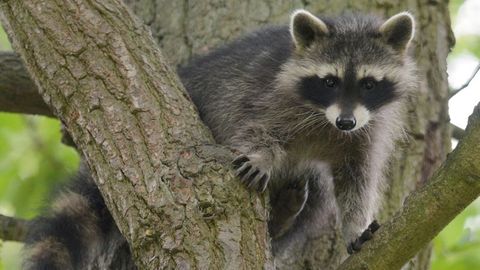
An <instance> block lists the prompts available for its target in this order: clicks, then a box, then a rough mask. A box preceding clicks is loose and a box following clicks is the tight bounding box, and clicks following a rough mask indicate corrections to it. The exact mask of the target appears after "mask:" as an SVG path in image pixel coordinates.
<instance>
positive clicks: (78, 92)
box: [1, 0, 271, 269]
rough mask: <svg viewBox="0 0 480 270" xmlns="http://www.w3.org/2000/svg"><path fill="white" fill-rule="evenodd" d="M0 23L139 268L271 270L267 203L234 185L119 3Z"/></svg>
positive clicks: (219, 152) (7, 9)
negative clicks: (81, 159)
mask: <svg viewBox="0 0 480 270" xmlns="http://www.w3.org/2000/svg"><path fill="white" fill-rule="evenodd" d="M1 8H2V15H3V17H2V21H3V24H4V26H5V28H6V29H7V32H8V33H9V36H10V38H11V39H12V41H13V46H14V49H15V50H16V51H17V52H18V53H19V54H20V55H21V56H22V57H23V59H24V60H25V63H26V67H27V68H28V70H29V72H30V74H31V75H32V77H33V79H34V81H35V82H36V84H37V86H38V88H39V91H40V93H41V95H42V96H43V98H44V100H45V101H46V102H47V104H48V105H49V106H50V107H51V108H52V109H53V111H54V113H55V115H57V116H58V117H59V118H60V119H61V120H62V121H63V122H64V123H65V124H66V126H67V127H68V129H69V131H70V134H71V135H72V138H73V140H74V142H75V143H76V145H77V146H78V147H79V148H80V150H81V151H82V153H83V154H84V155H85V157H86V158H87V161H88V162H89V165H90V168H91V170H92V172H93V175H94V178H95V179H96V182H97V184H98V185H99V188H100V190H101V192H102V194H103V196H104V198H105V199H106V202H107V204H108V206H109V209H110V210H111V211H112V214H113V216H114V218H115V220H116V222H117V224H118V226H119V228H120V230H121V232H122V234H123V235H124V236H125V237H126V239H127V241H128V242H129V244H130V246H131V248H132V251H133V255H134V257H135V259H136V263H137V265H138V267H139V268H140V269H200V268H201V269H225V268H229V269H259V268H264V267H266V268H271V265H269V263H271V260H270V258H269V256H270V250H269V246H268V241H267V229H266V226H265V224H266V222H265V221H266V218H267V212H266V210H265V206H264V202H263V200H262V199H261V198H259V197H257V196H255V195H252V194H250V193H249V192H247V191H246V190H245V189H244V188H241V187H240V185H239V184H238V183H237V181H235V179H234V177H233V174H232V173H231V172H230V169H229V168H230V166H228V164H229V162H230V160H231V158H232V156H231V152H230V151H229V150H227V149H223V148H220V147H217V146H215V145H213V144H212V143H213V140H212V137H211V135H210V133H209V131H208V130H207V129H206V128H205V126H204V125H203V124H202V123H201V121H200V120H199V118H198V116H197V112H196V110H195V108H194V106H193V105H192V103H191V101H190V100H189V98H188V95H187V94H186V92H185V90H184V89H183V88H181V87H179V85H180V84H179V83H178V79H177V77H176V76H175V74H174V72H172V71H171V70H170V69H169V68H168V66H167V65H166V62H165V60H164V57H163V56H162V55H161V54H160V52H159V50H158V49H157V48H156V44H155V42H154V41H153V39H152V38H151V36H150V35H149V34H148V31H147V30H146V28H145V27H144V26H143V24H142V23H141V22H139V21H137V20H134V19H133V18H132V16H131V14H130V13H129V12H128V10H127V9H126V7H125V6H124V4H123V3H122V2H121V1H117V0H98V1H73V0H72V1H64V0H58V1H6V2H4V3H3V4H2V6H1Z"/></svg>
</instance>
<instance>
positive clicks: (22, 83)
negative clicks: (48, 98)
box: [0, 52, 53, 116]
mask: <svg viewBox="0 0 480 270" xmlns="http://www.w3.org/2000/svg"><path fill="white" fill-rule="evenodd" d="M0 111H2V112H12V113H26V114H39V115H46V116H53V114H52V112H51V110H50V108H48V106H47V104H45V102H44V101H43V99H42V97H41V96H40V94H38V90H37V87H36V86H35V84H34V83H33V81H32V80H31V79H30V75H29V74H28V73H27V71H26V70H25V67H24V66H23V63H22V61H21V60H20V58H19V57H18V56H17V54H15V53H13V52H0Z"/></svg>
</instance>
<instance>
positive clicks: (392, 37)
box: [380, 12, 415, 53]
mask: <svg viewBox="0 0 480 270" xmlns="http://www.w3.org/2000/svg"><path fill="white" fill-rule="evenodd" d="M380 33H381V35H382V37H383V38H384V40H385V42H386V43H387V44H389V45H390V46H392V47H393V48H394V49H395V50H396V51H398V52H400V53H403V52H404V51H405V50H406V49H407V47H408V45H409V44H410V41H412V39H413V35H414V33H415V20H414V19H413V16H412V15H411V14H410V13H408V12H401V13H398V14H397V15H394V16H392V17H390V19H388V20H387V21H386V22H385V23H383V24H382V26H380Z"/></svg>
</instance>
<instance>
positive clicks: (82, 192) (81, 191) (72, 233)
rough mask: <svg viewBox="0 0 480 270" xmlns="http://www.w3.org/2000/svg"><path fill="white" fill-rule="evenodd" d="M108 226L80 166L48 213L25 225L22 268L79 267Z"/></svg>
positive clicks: (95, 190) (106, 215) (98, 197)
mask: <svg viewBox="0 0 480 270" xmlns="http://www.w3.org/2000/svg"><path fill="white" fill-rule="evenodd" d="M112 229H113V230H115V229H116V227H115V223H114V222H113V219H112V217H111V216H110V214H109V212H108V210H107V208H106V206H105V204H104V201H103V198H102V196H101V194H100V192H99V190H98V188H97V186H96V185H95V183H93V180H92V179H91V178H90V175H89V172H88V170H86V169H85V168H83V169H81V170H80V172H79V174H78V176H77V179H75V180H74V181H73V183H72V184H71V186H70V188H69V189H68V190H66V191H64V192H62V193H61V194H60V195H59V196H58V197H57V198H56V199H55V200H54V201H53V203H52V207H51V209H49V212H48V213H47V214H46V215H45V216H41V217H39V218H37V219H35V220H34V221H33V222H32V223H31V224H30V225H29V231H28V234H27V238H26V245H25V255H26V258H25V261H24V264H23V268H24V269H27V270H34V269H35V270H40V269H42V270H43V269H50V270H56V269H58V270H64V269H82V268H84V267H86V265H88V262H89V260H90V259H91V258H92V256H94V255H95V252H99V250H100V249H101V248H100V247H101V246H102V245H101V244H102V242H103V241H104V240H105V237H104V236H105V235H106V234H107V233H110V232H111V231H112Z"/></svg>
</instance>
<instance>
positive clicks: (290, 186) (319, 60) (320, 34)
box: [179, 10, 417, 252]
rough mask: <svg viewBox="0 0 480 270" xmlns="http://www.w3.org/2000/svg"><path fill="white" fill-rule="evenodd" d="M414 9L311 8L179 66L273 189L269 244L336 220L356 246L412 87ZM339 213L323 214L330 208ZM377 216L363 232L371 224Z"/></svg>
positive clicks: (207, 110) (258, 180) (224, 137)
mask: <svg viewBox="0 0 480 270" xmlns="http://www.w3.org/2000/svg"><path fill="white" fill-rule="evenodd" d="M413 35H414V19H413V17H412V15H410V14H409V13H407V12H402V13H399V14H397V15H395V16H393V17H391V18H389V19H388V20H386V21H382V20H381V19H379V18H378V17H375V16H368V15H362V14H355V13H346V14H344V15H341V16H339V17H336V18H328V17H322V18H319V17H316V16H314V15H312V14H311V13H309V12H308V11H305V10H297V11H295V12H294V13H293V14H292V16H291V22H290V26H289V27H285V26H278V27H269V28H266V29H263V30H260V31H257V32H255V33H253V34H250V35H248V36H246V37H244V38H242V39H240V40H238V41H235V42H233V43H232V44H229V45H227V46H225V47H223V48H220V49H218V50H215V51H213V52H212V53H210V54H209V55H207V56H204V57H201V58H199V59H197V60H195V61H193V62H192V63H191V64H189V65H188V66H186V67H185V68H183V69H180V71H179V74H180V77H181V78H182V81H183V83H184V85H185V87H186V88H187V89H188V91H189V93H190V95H191V97H192V99H193V101H194V103H195V104H196V105H197V107H198V109H199V111H200V116H201V117H202V119H203V121H204V122H205V123H206V124H207V125H208V126H209V127H210V129H211V130H212V132H213V134H214V136H215V138H216V140H217V141H218V142H219V143H222V144H225V145H228V146H231V147H232V148H234V149H236V150H238V152H240V153H241V154H240V155H239V156H238V157H237V158H236V159H235V160H234V161H233V165H234V167H235V169H236V174H237V175H238V177H239V179H240V180H241V181H242V182H243V183H245V185H246V186H247V187H249V188H251V189H254V190H257V191H259V192H263V191H264V190H266V189H268V190H269V194H270V198H271V207H272V210H271V218H270V221H269V230H270V236H271V237H272V238H273V242H272V244H273V249H274V251H276V250H279V249H280V247H281V246H284V245H285V243H287V244H288V243H289V242H291V241H299V239H301V238H305V237H308V234H309V232H313V231H314V230H317V229H318V227H319V226H322V221H325V220H328V219H330V218H338V219H339V220H340V221H341V224H342V230H343V234H344V238H345V240H346V241H347V242H348V243H350V245H349V252H352V251H354V250H358V249H359V248H360V245H361V243H362V242H363V241H364V240H366V239H365V238H367V239H368V238H369V236H368V234H367V235H364V236H363V237H362V238H361V239H358V237H359V236H360V235H361V234H362V231H363V230H364V229H366V228H367V226H368V225H369V224H370V223H371V222H372V221H373V217H374V215H375V213H376V211H377V209H378V207H379V204H380V201H379V199H380V197H381V193H382V188H383V186H384V185H385V179H384V169H385V167H386V165H387V161H388V158H389V156H390V153H391V152H392V150H393V148H394V141H395V140H396V139H397V138H398V136H399V134H401V132H402V128H401V126H402V124H401V121H402V117H401V116H402V114H403V113H402V109H403V108H404V103H405V102H404V101H405V97H406V96H408V94H409V93H411V92H412V90H413V89H414V88H415V86H416V82H417V79H416V78H415V65H414V64H413V61H412V60H411V58H410V57H409V55H408V52H407V49H408V47H409V45H410V43H411V40H412V39H413ZM332 212H333V213H337V214H336V215H335V216H333V217H331V216H325V215H326V213H332ZM376 227H377V225H376V224H375V223H373V224H372V226H370V228H369V229H368V232H370V233H371V232H372V231H375V230H376Z"/></svg>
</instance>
